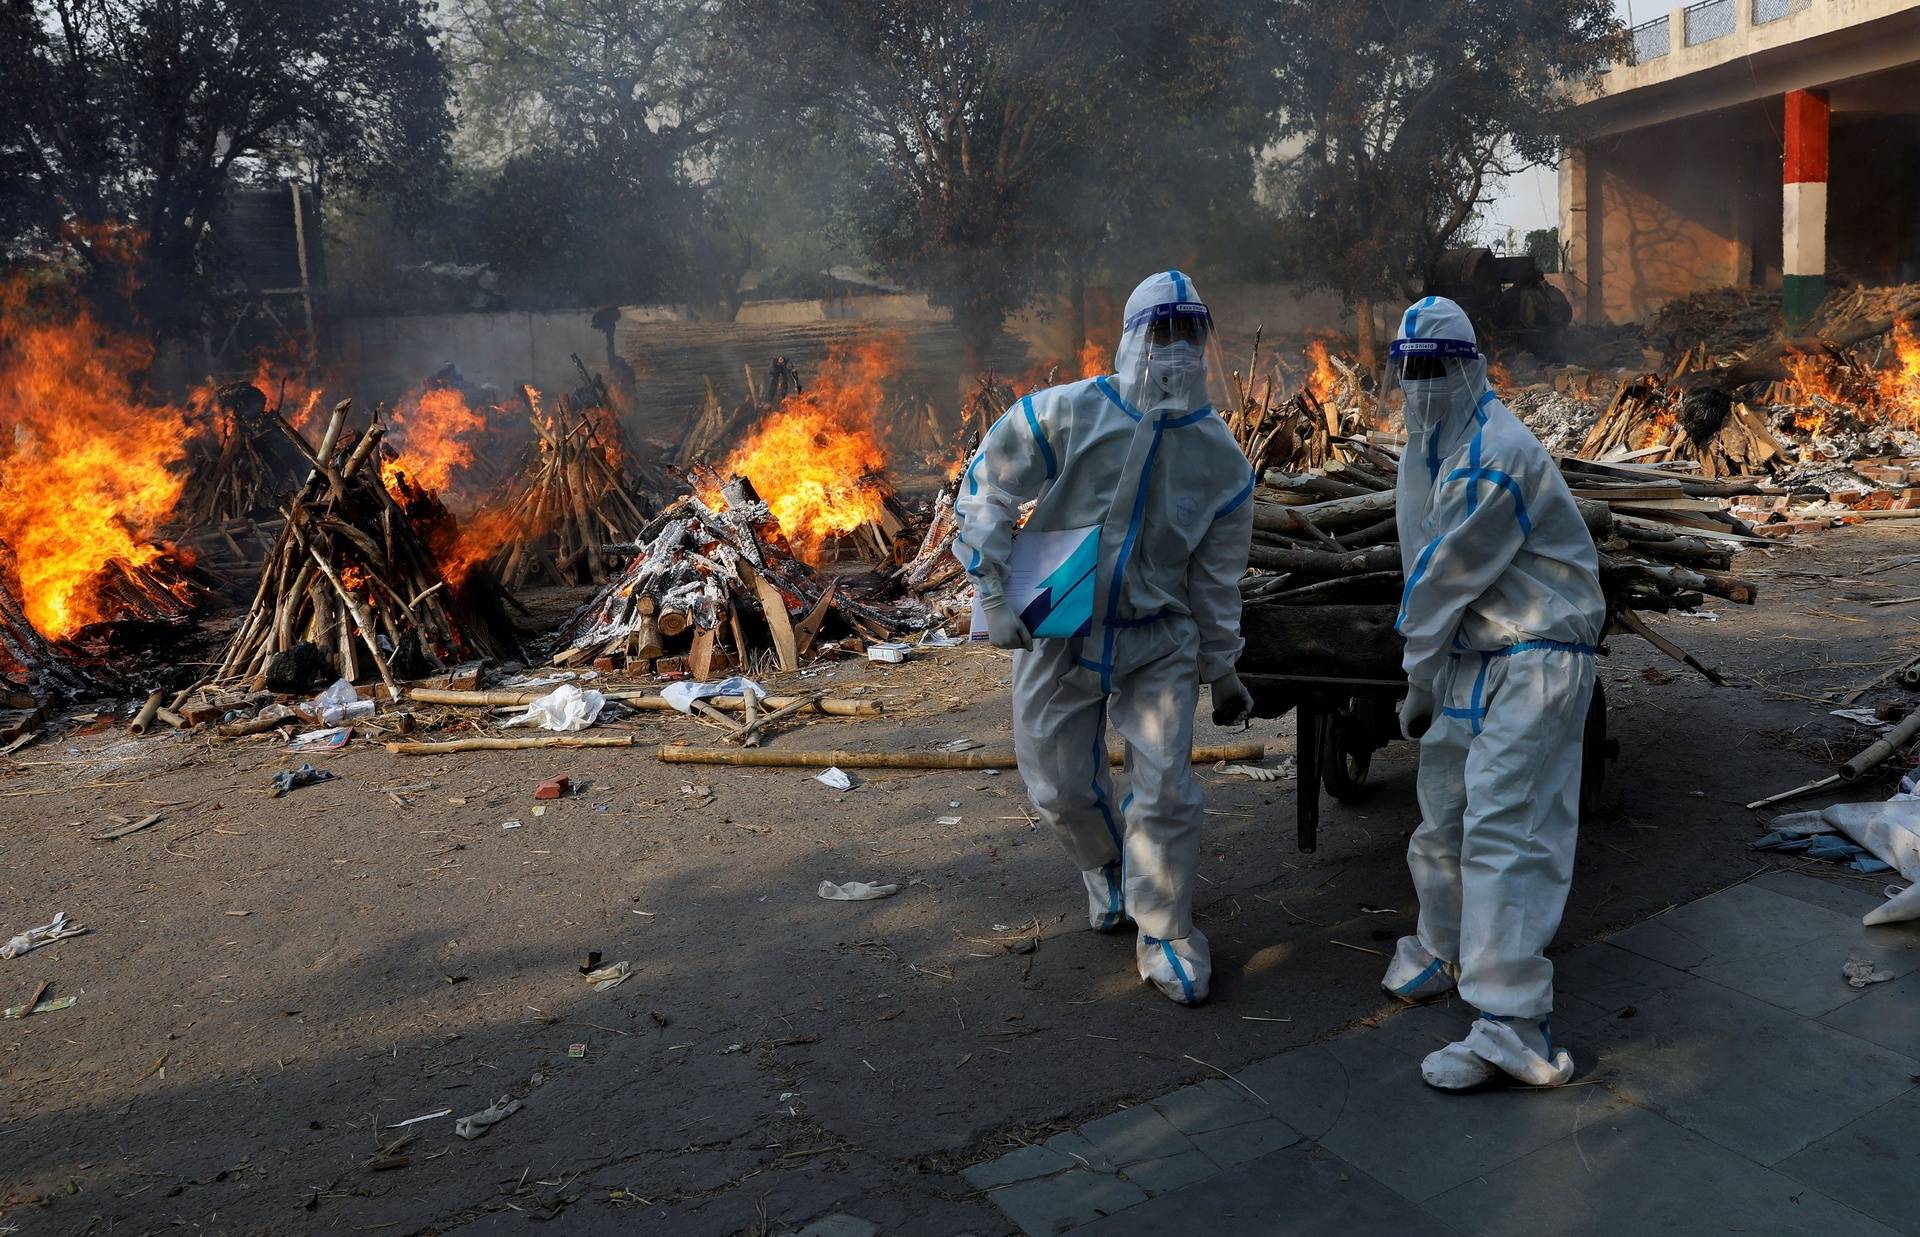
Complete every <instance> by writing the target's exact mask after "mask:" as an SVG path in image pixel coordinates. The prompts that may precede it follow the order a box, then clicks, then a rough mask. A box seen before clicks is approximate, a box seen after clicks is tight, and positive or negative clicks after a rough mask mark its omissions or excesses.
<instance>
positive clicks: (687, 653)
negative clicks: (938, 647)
mask: <svg viewBox="0 0 1920 1237" xmlns="http://www.w3.org/2000/svg"><path fill="white" fill-rule="evenodd" d="M722 492H723V501H722V502H721V503H720V504H719V505H718V507H717V508H716V507H710V506H708V505H707V504H706V503H705V502H702V501H701V500H700V499H699V498H698V497H696V496H694V495H687V496H685V497H682V498H680V499H678V500H676V501H674V502H673V503H671V504H669V505H668V506H667V507H666V508H665V509H664V510H662V511H661V512H660V514H659V515H657V516H655V517H654V518H653V519H652V520H651V521H649V522H648V524H647V527H646V528H645V529H643V530H642V533H641V536H640V537H639V538H638V539H637V542H636V544H634V545H633V546H632V547H631V549H632V550H633V558H632V560H631V561H630V562H629V564H628V566H627V568H626V570H625V572H623V573H622V574H621V575H620V576H619V577H617V578H616V579H613V580H611V581H609V582H608V583H607V585H606V586H605V587H604V588H602V589H601V590H600V591H599V593H597V594H596V595H595V596H594V597H593V599H592V600H590V601H589V602H588V603H587V604H586V605H584V606H582V607H581V608H580V609H579V610H578V611H577V612H576V613H575V614H574V615H573V617H572V618H571V619H569V620H568V621H567V623H566V624H565V625H564V626H563V627H562V628H561V630H560V633H559V642H558V648H559V651H558V652H557V653H555V654H554V655H553V657H552V658H551V659H550V660H551V661H552V663H553V664H554V665H557V666H572V665H580V664H587V663H591V664H592V665H594V666H595V667H596V668H597V669H601V670H608V671H611V670H622V669H624V670H627V671H634V672H649V671H650V672H652V673H656V674H659V675H661V676H662V677H667V678H675V677H691V678H694V679H701V680H704V679H707V678H710V677H712V676H713V675H714V674H715V673H716V672H719V671H723V670H726V669H728V668H729V667H733V666H746V667H751V666H752V664H753V661H754V660H755V655H756V652H759V653H764V654H770V655H771V659H772V660H773V661H774V662H775V663H777V665H778V666H779V668H780V669H782V670H791V669H794V668H795V667H797V666H798V665H799V663H800V658H801V657H803V656H805V654H806V653H807V651H808V650H809V649H810V648H811V647H812V646H813V644H814V642H815V641H816V640H817V639H818V638H819V637H820V636H821V635H822V634H824V633H825V630H826V627H827V624H828V622H829V620H832V621H833V622H834V623H835V624H836V625H837V628H838V629H839V630H842V631H844V632H848V633H851V634H852V635H854V636H856V637H859V638H863V639H867V640H889V639H892V638H893V637H895V636H897V635H900V634H903V633H904V632H905V631H907V630H908V629H909V622H908V620H907V619H906V618H903V617H901V616H896V615H892V614H889V613H886V612H884V611H881V610H878V609H875V608H873V607H871V606H867V605H864V604H862V603H860V602H858V601H855V600H854V599H853V598H851V597H849V596H847V595H846V593H845V592H843V591H842V590H841V589H840V588H839V587H838V581H836V580H829V579H823V578H822V577H821V576H820V575H819V574H818V573H816V572H815V571H814V570H813V569H812V568H811V567H809V566H807V565H806V564H805V563H803V562H801V561H800V560H799V559H798V558H797V557H795V556H794V553H793V550H792V547H791V546H790V545H789V544H788V543H787V539H786V537H785V536H784V535H783V534H782V533H781V531H780V526H779V524H778V522H777V521H776V520H774V518H773V514H772V512H771V511H770V510H769V509H768V507H767V504H766V503H765V502H763V501H761V500H760V498H759V496H758V495H757V494H755V493H754V491H753V486H752V484H751V483H749V482H748V481H746V480H745V479H744V478H740V477H736V478H734V479H733V480H732V481H730V482H729V483H728V484H727V485H726V486H725V487H724V489H723V491H722Z"/></svg>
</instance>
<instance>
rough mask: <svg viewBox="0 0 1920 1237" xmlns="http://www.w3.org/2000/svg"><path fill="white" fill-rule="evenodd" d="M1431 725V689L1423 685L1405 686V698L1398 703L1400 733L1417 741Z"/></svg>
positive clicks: (1412, 684) (1411, 684)
mask: <svg viewBox="0 0 1920 1237" xmlns="http://www.w3.org/2000/svg"><path fill="white" fill-rule="evenodd" d="M1431 725H1433V688H1432V687H1430V686H1428V685H1427V684H1425V683H1410V684H1408V685H1407V698H1406V699H1405V700H1403V701H1401V702H1400V733H1401V734H1402V735H1405V736H1406V737H1407V738H1409V739H1417V738H1419V737H1420V736H1421V735H1423V734H1425V733H1427V727H1429V726H1431Z"/></svg>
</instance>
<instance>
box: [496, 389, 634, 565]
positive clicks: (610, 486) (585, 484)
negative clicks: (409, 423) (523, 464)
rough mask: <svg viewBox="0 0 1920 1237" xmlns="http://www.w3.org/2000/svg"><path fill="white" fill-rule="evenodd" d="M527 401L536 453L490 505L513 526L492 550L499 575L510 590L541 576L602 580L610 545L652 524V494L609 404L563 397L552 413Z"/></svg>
mask: <svg viewBox="0 0 1920 1237" xmlns="http://www.w3.org/2000/svg"><path fill="white" fill-rule="evenodd" d="M530 406H531V408H532V416H531V420H532V423H533V429H534V433H535V434H536V435H537V436H538V442H537V443H536V444H535V448H534V454H533V455H532V457H531V459H530V460H529V462H528V466H527V468H526V469H525V470H524V471H523V472H522V473H521V475H520V476H519V477H518V478H517V479H516V480H515V481H514V482H512V483H511V485H510V488H509V491H508V493H507V495H506V497H505V498H504V499H503V500H502V501H501V502H500V503H498V504H493V505H491V509H492V510H495V511H503V512H504V513H505V517H504V520H503V521H502V526H503V527H504V528H506V529H508V530H509V535H508V539H507V540H506V541H505V542H504V543H503V544H502V545H501V547H500V549H499V550H498V551H497V552H496V553H495V554H494V557H493V560H492V565H493V570H494V574H495V575H496V576H497V577H498V578H499V580H500V582H501V583H502V584H503V585H505V586H506V587H507V588H508V589H513V590H517V589H520V588H522V587H524V586H525V585H527V584H528V583H532V582H536V581H537V582H543V583H548V584H561V585H575V584H589V583H591V584H600V583H603V582H604V581H605V580H606V579H607V576H608V573H609V570H610V563H609V556H608V553H607V546H609V545H613V544H620V543H624V542H627V541H629V540H631V539H632V538H633V537H634V536H635V534H637V533H638V532H639V531H640V529H641V528H642V527H644V526H645V524H646V522H647V515H646V509H647V506H648V503H647V499H646V497H645V495H644V494H643V493H642V492H641V490H640V487H639V486H638V485H636V484H635V483H634V481H633V478H632V476H631V474H630V473H629V472H628V470H627V459H628V458H629V452H628V450H627V447H626V444H625V442H624V441H623V436H622V435H621V432H620V424H619V421H618V420H617V419H615V418H614V417H613V416H612V415H611V406H610V405H609V404H606V403H598V402H596V403H595V404H592V405H589V406H586V407H576V405H575V404H574V402H573V401H572V400H570V399H569V398H567V397H566V396H564V395H563V396H561V397H560V398H559V399H558V400H557V401H556V406H555V408H554V410H553V411H552V412H551V413H546V412H544V411H543V410H542V409H541V407H540V405H539V403H538V402H537V401H530ZM482 518H487V517H482Z"/></svg>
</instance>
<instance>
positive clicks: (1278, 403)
mask: <svg viewBox="0 0 1920 1237" xmlns="http://www.w3.org/2000/svg"><path fill="white" fill-rule="evenodd" d="M1326 359H1327V364H1328V366H1329V367H1331V369H1332V370H1333V372H1334V373H1335V374H1337V375H1338V377H1337V378H1336V380H1335V382H1334V384H1333V387H1332V389H1331V390H1329V391H1328V392H1327V393H1326V398H1325V399H1322V398H1320V397H1319V396H1317V395H1315V394H1314V392H1313V390H1312V389H1311V386H1309V385H1307V384H1302V385H1301V386H1300V388H1299V389H1298V390H1296V391H1295V392H1294V393H1293V394H1291V395H1288V394H1286V388H1287V386H1288V385H1289V384H1288V381H1287V375H1286V373H1285V372H1284V371H1282V370H1281V369H1280V367H1279V366H1278V365H1270V366H1268V368H1267V371H1266V373H1264V374H1262V373H1261V370H1260V333H1259V332H1258V331H1256V332H1255V333H1254V337H1253V354H1252V356H1251V358H1250V359H1249V360H1248V362H1247V368H1246V373H1245V376H1244V377H1243V376H1242V374H1241V372H1240V371H1239V370H1235V371H1233V375H1232V376H1233V390H1234V396H1235V398H1236V399H1237V400H1238V401H1239V402H1238V404H1237V406H1235V407H1233V408H1229V409H1226V410H1225V416H1226V421H1227V428H1228V429H1230V430H1232V431H1233V437H1234V441H1236V442H1238V443H1239V444H1240V449H1241V451H1243V452H1245V453H1246V457H1247V460H1248V462H1250V463H1251V464H1252V465H1253V466H1254V469H1255V470H1256V472H1265V471H1266V470H1267V469H1269V468H1322V467H1325V466H1326V464H1327V463H1328V462H1329V461H1332V460H1344V459H1345V458H1346V456H1345V453H1344V452H1343V450H1342V449H1341V447H1340V441H1341V440H1342V439H1343V438H1345V437H1347V436H1350V435H1353V434H1360V433H1365V432H1366V431H1367V429H1369V428H1370V425H1369V414H1368V404H1369V401H1368V399H1367V396H1366V392H1365V388H1364V387H1363V385H1362V384H1361V382H1360V377H1359V374H1358V372H1357V371H1356V370H1355V369H1354V368H1353V366H1351V365H1349V364H1347V363H1346V362H1345V361H1343V360H1342V359H1341V358H1339V357H1337V356H1333V355H1331V354H1329V355H1328V356H1327V358H1326Z"/></svg>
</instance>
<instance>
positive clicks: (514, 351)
mask: <svg viewBox="0 0 1920 1237" xmlns="http://www.w3.org/2000/svg"><path fill="white" fill-rule="evenodd" d="M1130 290H1131V289H1130V288H1127V289H1119V290H1117V291H1116V290H1112V289H1100V288H1095V289H1090V290H1089V291H1088V295H1087V319H1088V327H1089V333H1090V335H1091V337H1092V338H1093V339H1094V340H1095V341H1096V342H1097V343H1098V344H1099V345H1100V346H1101V347H1102V348H1103V350H1104V349H1110V348H1111V346H1112V344H1113V342H1114V341H1115V340H1117V338H1118V336H1119V317H1120V308H1121V306H1122V304H1123V303H1124V298H1125V296H1126V293H1127V292H1128V291H1130ZM1202 294H1203V295H1204V296H1206V297H1207V299H1208V302H1209V304H1210V305H1211V306H1212V307H1213V310H1214V315H1215V318H1216V320H1217V321H1218V322H1219V324H1220V327H1221V333H1222V342H1223V344H1224V345H1225V346H1226V347H1227V349H1228V353H1229V355H1230V356H1231V357H1233V358H1235V359H1236V360H1238V359H1239V357H1240V354H1241V353H1242V352H1243V351H1244V350H1245V348H1246V347H1248V346H1249V345H1250V344H1251V343H1252V339H1253V333H1254V330H1255V329H1256V328H1261V327H1264V328H1265V338H1266V339H1267V341H1268V342H1269V344H1270V345H1271V346H1276V347H1278V346H1285V341H1287V340H1288V339H1290V338H1294V337H1298V336H1301V335H1305V334H1307V333H1308V332H1310V331H1322V330H1338V331H1345V332H1351V330H1352V329H1353V327H1352V316H1351V315H1350V314H1348V313H1347V312H1346V311H1345V309H1344V308H1343V307H1342V306H1341V304H1340V301H1339V298H1338V297H1336V296H1333V295H1331V294H1329V293H1324V292H1304V291H1303V290H1301V289H1299V288H1297V287H1295V286H1293V285H1288V284H1264V285H1263V284H1220V285H1217V286H1212V287H1206V288H1203V289H1202ZM1400 308H1401V307H1400V306H1397V305H1391V306H1390V305H1382V306H1380V308H1379V314H1378V315H1377V318H1378V320H1379V322H1380V324H1381V326H1382V329H1383V330H1384V329H1385V328H1386V325H1387V324H1388V323H1390V322H1391V321H1393V320H1394V318H1395V317H1397V314H1398V311H1399V309H1400ZM592 316H593V315H592V311H591V310H588V309H581V310H559V311H553V312H547V313H520V312H512V313H490V314H477V313H476V314H431V315H421V316H415V317H377V318H349V319H345V320H342V321H340V322H337V323H335V324H333V326H332V327H331V329H330V331H329V333H328V347H327V353H328V369H329V376H330V378H331V379H332V382H331V383H330V386H332V387H337V388H338V389H341V390H347V391H352V392H354V393H355V395H356V397H357V398H359V399H361V400H365V401H371V400H392V399H394V398H395V397H397V396H399V395H401V394H403V393H405V392H407V391H409V390H412V389H414V388H416V387H418V386H419V385H420V383H421V382H422V381H423V380H424V379H425V378H427V377H428V376H429V375H431V374H433V373H434V372H436V371H437V370H439V369H440V367H441V366H443V365H445V364H446V363H447V362H449V361H451V362H453V363H454V364H455V365H457V366H458V367H459V369H460V372H461V373H462V374H463V375H464V376H465V377H466V378H467V380H468V381H469V382H471V383H473V384H474V385H476V386H491V387H493V388H495V389H496V390H497V391H499V392H500V393H501V394H502V395H503V396H506V395H509V394H511V392H512V391H514V390H515V389H516V388H517V387H518V386H519V384H520V383H522V382H531V383H533V384H534V385H535V386H536V387H539V388H541V389H542V390H547V391H566V390H571V389H573V387H574V386H576V385H577V384H578V382H579V375H578V373H577V371H576V370H575V369H574V366H573V362H572V359H571V354H573V353H578V354H579V355H580V358H581V359H582V360H583V361H585V362H586V363H587V365H588V367H589V368H591V369H593V370H595V371H600V370H604V369H605V355H606V339H605V337H604V336H603V335H601V334H600V333H599V332H598V331H595V330H594V329H593V328H592V326H591V319H592ZM1068 317H1069V315H1068V312H1067V303H1066V297H1065V295H1064V294H1062V295H1059V296H1054V297H1049V298H1046V299H1044V300H1043V301H1042V302H1040V303H1039V304H1037V305H1035V306H1033V307H1031V308H1029V309H1028V310H1026V311H1025V312H1023V313H1021V314H1019V315H1017V316H1016V317H1015V318H1014V319H1013V320H1011V321H1010V322H1008V324H1007V330H1006V333H1005V336H1004V338H1003V339H1002V341H1001V342H1000V344H999V345H997V346H996V348H995V349H994V351H993V353H992V355H991V357H990V360H991V361H992V363H993V365H994V367H995V369H996V370H997V371H998V372H1000V373H1001V374H1003V375H1012V376H1016V377H1019V378H1022V379H1026V378H1028V377H1030V376H1032V375H1034V374H1035V373H1036V371H1037V372H1038V373H1040V374H1044V372H1045V370H1046V368H1047V367H1048V366H1049V365H1052V364H1054V363H1056V362H1058V363H1061V364H1062V365H1063V366H1065V368H1063V369H1062V371H1061V372H1062V375H1063V376H1075V375H1076V374H1077V370H1075V369H1074V362H1075V359H1074V358H1073V357H1072V356H1071V355H1070V352H1071V349H1070V348H1069V346H1068V344H1067V342H1066V335H1067V332H1068ZM876 330H882V331H887V332H889V333H891V334H893V335H894V336H896V337H897V338H898V340H899V341H900V344H901V349H902V360H903V370H904V377H903V380H904V381H905V382H906V383H908V384H911V385H913V386H915V387H917V388H919V389H921V390H923V391H924V392H925V393H926V394H927V395H928V396H929V397H931V398H933V399H935V400H936V402H938V403H942V404H946V403H950V402H951V401H952V395H951V392H952V391H953V389H954V386H955V383H956V380H958V378H959V376H960V375H959V371H960V368H961V364H960V342H959V336H958V333H957V332H956V331H954V329H953V327H952V324H951V318H950V316H949V315H948V314H947V313H946V311H944V310H940V309H935V308H934V307H932V306H931V305H929V304H928V303H927V299H926V297H924V296H921V295H917V294H915V295H883V296H863V297H853V298H836V299H831V300H786V301H761V302H753V303H751V304H749V305H746V306H744V307H742V310H741V312H740V315H739V317H738V318H737V319H736V320H734V321H732V322H717V321H712V320H710V319H707V318H704V317H703V316H702V315H701V314H699V313H698V312H696V311H695V310H692V309H689V308H687V307H683V306H627V307H624V308H622V310H621V311H620V321H619V324H618V325H617V326H616V327H615V335H614V346H615V349H616V351H618V352H619V354H620V355H621V356H622V357H624V358H625V359H626V360H627V361H628V363H629V364H631V365H632V366H633V367H634V369H635V371H636V373H637V374H638V377H639V385H640V397H641V406H642V413H643V417H644V419H645V420H646V422H647V424H645V425H643V426H640V427H637V428H639V429H641V431H642V432H647V433H665V432H667V431H669V430H672V429H673V428H674V427H676V426H677V425H678V419H679V418H680V417H681V416H683V415H685V413H686V412H687V411H689V410H691V409H693V408H697V407H698V406H699V404H700V402H701V400H702V399H703V398H704V396H705V380H706V379H707V378H712V379H713V380H714V381H715V384H716V387H717V389H718V391H719V393H720V395H721V397H722V399H723V400H725V401H726V402H727V403H729V404H732V403H734V402H737V401H738V400H739V399H740V398H741V397H742V396H743V394H744V388H745V385H746V377H745V370H746V369H748V368H751V369H752V371H753V372H754V374H755V375H756V381H760V380H763V379H764V376H765V373H766V369H767V366H768V364H769V363H770V362H771V361H772V359H773V358H774V357H775V356H785V357H787V358H788V359H789V360H791V361H793V362H794V363H795V364H796V365H798V366H800V368H801V371H802V373H803V374H806V375H810V374H812V373H813V372H814V371H815V370H816V369H817V368H818V367H819V365H820V363H821V362H822V361H823V360H825V358H826V356H827V354H828V353H829V351H831V349H833V348H834V347H835V346H837V345H840V344H843V343H846V342H849V341H851V340H853V339H856V338H859V337H861V336H864V335H868V334H871V333H872V332H874V331H876Z"/></svg>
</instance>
